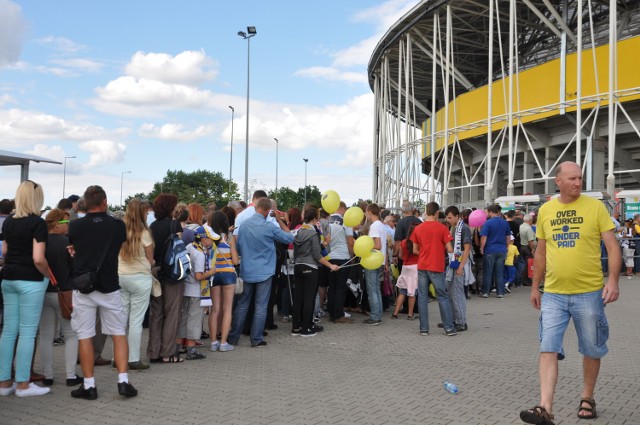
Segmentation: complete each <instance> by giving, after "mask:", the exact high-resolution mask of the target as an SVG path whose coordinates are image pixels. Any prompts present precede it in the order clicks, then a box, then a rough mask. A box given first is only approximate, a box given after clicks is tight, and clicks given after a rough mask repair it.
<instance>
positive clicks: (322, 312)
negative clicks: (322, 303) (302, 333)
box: [318, 309, 327, 317]
mask: <svg viewBox="0 0 640 425" xmlns="http://www.w3.org/2000/svg"><path fill="white" fill-rule="evenodd" d="M326 315H327V312H326V311H325V310H323V309H320V310H318V317H324V316H326Z"/></svg>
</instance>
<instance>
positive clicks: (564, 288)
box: [536, 195, 614, 294]
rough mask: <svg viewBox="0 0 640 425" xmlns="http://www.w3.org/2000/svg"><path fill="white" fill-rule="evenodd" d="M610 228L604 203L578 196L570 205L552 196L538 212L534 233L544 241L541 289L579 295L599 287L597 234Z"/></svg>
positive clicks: (598, 244) (600, 271) (599, 268)
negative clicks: (543, 266)
mask: <svg viewBox="0 0 640 425" xmlns="http://www.w3.org/2000/svg"><path fill="white" fill-rule="evenodd" d="M613 228H614V225H613V222H612V221H611V218H610V217H609V213H608V212H607V209H606V208H605V206H604V204H603V203H602V202H601V201H599V200H597V199H594V198H591V197H589V196H586V195H581V196H580V198H578V199H577V200H576V201H574V202H572V203H570V204H562V203H560V201H559V200H558V199H557V198H556V199H552V200H551V201H549V202H547V203H545V204H544V205H543V206H542V207H541V208H540V211H539V213H538V226H537V229H536V236H537V237H538V239H544V240H546V251H547V255H546V266H547V273H546V276H545V282H544V291H545V292H550V293H555V294H583V293H587V292H594V291H598V290H600V289H601V288H602V287H603V283H602V265H601V263H600V252H601V251H600V240H601V235H600V234H601V233H603V232H606V231H608V230H612V229H613Z"/></svg>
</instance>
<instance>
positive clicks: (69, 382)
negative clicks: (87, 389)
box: [67, 375, 84, 387]
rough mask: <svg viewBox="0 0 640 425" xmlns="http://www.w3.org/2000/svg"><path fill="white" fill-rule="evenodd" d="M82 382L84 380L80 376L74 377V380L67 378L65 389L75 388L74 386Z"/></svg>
mask: <svg viewBox="0 0 640 425" xmlns="http://www.w3.org/2000/svg"><path fill="white" fill-rule="evenodd" d="M83 382H84V378H83V377H82V376H78V375H76V377H75V378H67V387H75V386H76V385H80V384H82V383H83Z"/></svg>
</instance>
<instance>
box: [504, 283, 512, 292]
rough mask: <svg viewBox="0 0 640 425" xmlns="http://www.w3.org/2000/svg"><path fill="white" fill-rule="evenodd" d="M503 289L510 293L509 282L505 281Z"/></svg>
mask: <svg viewBox="0 0 640 425" xmlns="http://www.w3.org/2000/svg"><path fill="white" fill-rule="evenodd" d="M504 290H505V291H507V293H509V294H510V293H511V289H509V284H508V283H506V284H505V285H504Z"/></svg>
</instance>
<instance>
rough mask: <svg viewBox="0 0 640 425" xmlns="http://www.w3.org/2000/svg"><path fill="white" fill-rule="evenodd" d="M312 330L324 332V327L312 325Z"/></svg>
mask: <svg viewBox="0 0 640 425" xmlns="http://www.w3.org/2000/svg"><path fill="white" fill-rule="evenodd" d="M311 329H313V330H314V331H316V332H322V331H323V330H324V327H322V326H320V325H311Z"/></svg>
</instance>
